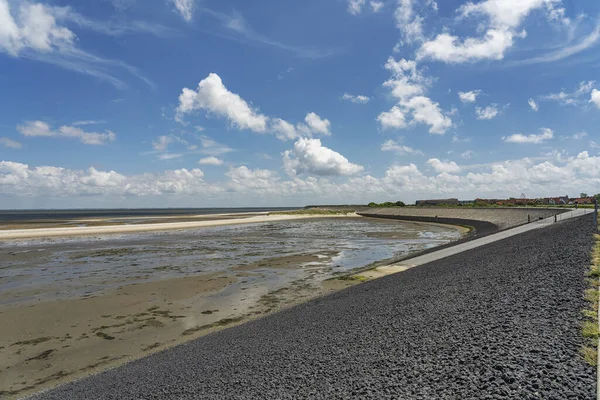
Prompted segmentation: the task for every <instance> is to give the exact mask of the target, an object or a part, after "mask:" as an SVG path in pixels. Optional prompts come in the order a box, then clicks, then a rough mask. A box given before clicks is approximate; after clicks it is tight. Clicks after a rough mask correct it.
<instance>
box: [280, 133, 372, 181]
mask: <svg viewBox="0 0 600 400" xmlns="http://www.w3.org/2000/svg"><path fill="white" fill-rule="evenodd" d="M283 165H284V169H285V171H286V172H287V173H288V175H290V176H292V177H293V176H296V175H300V174H303V173H308V174H313V175H320V176H327V175H354V174H357V173H359V172H361V171H362V170H363V169H364V168H363V167H362V166H360V165H357V164H353V163H351V162H350V161H348V159H347V158H346V157H344V156H343V155H341V154H340V153H338V152H336V151H333V150H331V149H329V148H327V147H325V146H323V145H322V144H321V141H320V140H319V139H305V138H300V139H298V141H296V143H294V148H293V149H292V150H287V151H285V152H284V153H283Z"/></svg>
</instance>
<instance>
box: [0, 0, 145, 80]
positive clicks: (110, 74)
mask: <svg viewBox="0 0 600 400" xmlns="http://www.w3.org/2000/svg"><path fill="white" fill-rule="evenodd" d="M11 6H14V9H11ZM0 7H2V8H3V9H4V10H5V14H4V15H3V22H2V24H3V25H5V28H6V32H7V33H6V35H7V40H3V41H0V53H1V52H4V53H6V54H8V55H9V56H11V57H17V58H25V59H29V60H35V61H40V62H45V63H48V64H53V65H56V66H59V67H62V68H65V69H68V70H71V71H75V72H79V73H82V74H86V75H90V76H94V77H96V78H98V79H101V80H104V81H106V82H108V83H110V84H111V85H113V86H115V87H117V88H120V89H122V88H124V87H126V86H127V85H126V83H125V82H124V80H123V78H122V77H120V76H119V75H120V74H122V73H123V72H125V73H126V74H128V75H133V76H134V77H136V78H138V79H140V80H142V81H143V82H145V83H146V84H148V85H149V86H151V87H154V83H152V81H150V80H149V79H148V78H146V77H144V76H143V75H142V73H141V72H140V71H139V70H138V69H137V68H135V67H133V66H131V65H129V64H127V63H125V62H123V61H120V60H111V59H106V58H102V57H100V56H96V55H93V54H91V53H88V52H86V51H84V50H81V49H79V48H78V47H77V44H78V40H77V39H78V38H77V35H76V34H75V33H74V32H73V31H71V30H70V29H69V28H68V27H67V26H65V24H64V23H65V22H66V21H74V20H79V21H80V22H81V26H82V27H86V28H88V29H99V27H100V26H101V25H102V23H99V22H93V21H91V20H89V19H87V18H85V17H82V16H80V15H79V14H75V13H73V12H72V11H71V9H70V8H68V7H51V6H46V5H44V4H41V3H28V2H24V3H21V4H19V5H18V6H17V4H16V3H12V2H8V0H0ZM17 7H18V10H17V9H16V8H17ZM82 21H86V23H85V24H84V23H83V22H82ZM92 26H93V28H92ZM107 29H108V28H107ZM107 29H105V31H106V30H107ZM124 29H125V28H124ZM127 29H133V28H127ZM103 33H106V32H103Z"/></svg>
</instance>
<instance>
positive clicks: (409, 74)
mask: <svg viewBox="0 0 600 400" xmlns="http://www.w3.org/2000/svg"><path fill="white" fill-rule="evenodd" d="M385 69H387V70H388V71H390V72H391V74H392V78H391V79H389V80H388V81H386V82H385V83H384V84H383V86H384V87H387V88H389V89H390V90H391V93H392V96H394V97H395V98H397V99H398V100H407V99H408V98H410V97H413V96H418V95H422V94H424V93H425V89H426V88H427V87H428V86H429V85H431V79H427V78H425V77H424V76H423V75H422V74H421V71H419V70H418V69H417V63H416V62H414V61H407V60H405V59H401V60H400V61H396V60H394V59H393V58H392V57H390V58H388V60H387V62H386V64H385Z"/></svg>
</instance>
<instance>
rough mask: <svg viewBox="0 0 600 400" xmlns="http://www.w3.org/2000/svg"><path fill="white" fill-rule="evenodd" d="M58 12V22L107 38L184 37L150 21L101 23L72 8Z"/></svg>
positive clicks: (58, 10)
mask: <svg viewBox="0 0 600 400" xmlns="http://www.w3.org/2000/svg"><path fill="white" fill-rule="evenodd" d="M56 10H57V12H56V13H55V16H56V19H57V20H60V21H64V22H72V23H74V24H76V25H77V26H79V27H80V28H84V29H88V30H91V31H94V32H98V33H101V34H103V35H107V36H123V35H131V34H152V35H155V36H157V37H173V36H181V35H182V32H181V31H179V30H177V29H175V28H171V27H168V26H165V25H161V24H157V23H153V22H148V21H141V20H135V21H127V20H122V19H110V20H105V21H100V20H95V19H91V18H88V17H86V16H84V15H81V14H79V13H77V12H75V11H73V10H72V9H71V8H70V7H63V8H57V9H56Z"/></svg>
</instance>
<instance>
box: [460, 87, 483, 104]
mask: <svg viewBox="0 0 600 400" xmlns="http://www.w3.org/2000/svg"><path fill="white" fill-rule="evenodd" d="M480 94H481V90H471V91H470V92H458V97H459V98H460V101H462V102H463V103H475V101H476V100H477V96H479V95H480Z"/></svg>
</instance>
